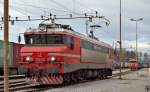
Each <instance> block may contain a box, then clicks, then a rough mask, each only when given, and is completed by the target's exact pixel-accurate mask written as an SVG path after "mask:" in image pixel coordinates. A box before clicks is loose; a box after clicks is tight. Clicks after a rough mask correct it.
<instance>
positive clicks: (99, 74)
mask: <svg viewBox="0 0 150 92" xmlns="http://www.w3.org/2000/svg"><path fill="white" fill-rule="evenodd" d="M98 78H99V79H100V80H101V79H103V78H102V71H101V70H98Z"/></svg>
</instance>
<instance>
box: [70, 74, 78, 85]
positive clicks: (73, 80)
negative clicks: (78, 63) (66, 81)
mask: <svg viewBox="0 0 150 92" xmlns="http://www.w3.org/2000/svg"><path fill="white" fill-rule="evenodd" d="M71 80H72V82H75V83H76V82H77V81H78V75H77V72H73V73H71Z"/></svg>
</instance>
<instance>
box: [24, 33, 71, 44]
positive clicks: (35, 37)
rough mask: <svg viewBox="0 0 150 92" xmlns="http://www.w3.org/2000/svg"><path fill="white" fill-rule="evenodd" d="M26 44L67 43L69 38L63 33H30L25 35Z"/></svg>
mask: <svg viewBox="0 0 150 92" xmlns="http://www.w3.org/2000/svg"><path fill="white" fill-rule="evenodd" d="M24 37H25V43H26V44H31V45H32V44H33V45H36V44H69V43H71V39H70V37H68V36H65V35H58V34H32V35H25V36H24Z"/></svg>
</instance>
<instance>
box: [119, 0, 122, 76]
mask: <svg viewBox="0 0 150 92" xmlns="http://www.w3.org/2000/svg"><path fill="white" fill-rule="evenodd" d="M121 16H122V15H121V0H120V41H119V43H120V52H119V54H120V55H119V56H120V57H119V61H120V63H119V64H120V65H119V66H120V69H119V71H120V74H119V79H122V76H121V73H122V72H121V70H122V69H121V62H122V32H121V31H122V30H121Z"/></svg>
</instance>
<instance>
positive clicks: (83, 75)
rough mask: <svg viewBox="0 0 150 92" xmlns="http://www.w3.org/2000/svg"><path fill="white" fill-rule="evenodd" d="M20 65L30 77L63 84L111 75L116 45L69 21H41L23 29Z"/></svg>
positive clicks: (34, 79) (30, 79) (34, 81)
mask: <svg viewBox="0 0 150 92" xmlns="http://www.w3.org/2000/svg"><path fill="white" fill-rule="evenodd" d="M24 38H25V44H26V45H25V46H24V47H23V48H21V51H20V58H21V60H20V67H21V68H24V69H26V70H27V75H26V77H27V81H29V82H31V83H39V84H62V83H70V82H78V81H81V80H85V79H86V80H87V79H94V78H100V79H103V78H107V76H111V75H112V63H113V49H112V47H111V46H110V45H108V44H106V43H104V42H101V41H98V40H96V39H94V38H91V37H90V36H85V35H82V34H80V33H77V32H75V31H74V30H73V29H72V28H71V27H70V26H69V25H62V24H55V23H51V24H40V25H39V28H37V29H31V28H30V29H29V30H28V31H27V32H25V33H24Z"/></svg>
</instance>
